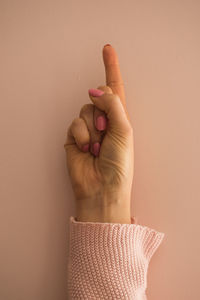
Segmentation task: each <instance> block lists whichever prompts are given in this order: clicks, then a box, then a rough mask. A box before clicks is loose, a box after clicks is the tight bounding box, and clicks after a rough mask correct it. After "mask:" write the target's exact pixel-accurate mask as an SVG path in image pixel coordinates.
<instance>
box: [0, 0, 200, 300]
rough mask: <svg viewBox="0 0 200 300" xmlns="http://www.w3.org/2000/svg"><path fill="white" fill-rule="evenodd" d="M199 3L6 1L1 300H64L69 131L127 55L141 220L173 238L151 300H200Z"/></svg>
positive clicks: (153, 266)
mask: <svg viewBox="0 0 200 300" xmlns="http://www.w3.org/2000/svg"><path fill="white" fill-rule="evenodd" d="M199 15H200V1H198V0H197V1H194V0H188V1H184V0H183V1H178V0H166V1H158V0H157V1H153V0H144V1H139V0H137V1H136V0H133V1H131V0H130V1H114V0H111V1H106V0H103V1H88V0H85V1H74V0H73V1H72V0H56V1H55V0H54V1H52V0H48V1H47V0H36V1H30V0H28V1H27V0H16V1H15V0H13V1H8V0H1V1H0V45H1V47H0V65H1V68H0V73H1V78H0V137H1V140H0V145H1V147H0V153H1V155H0V176H1V177H0V199H1V200H0V201H1V202H0V204H1V208H0V266H1V267H0V299H2V300H35V299H37V300H65V299H67V297H66V293H67V291H66V279H67V275H66V263H67V253H68V239H69V232H68V219H69V216H70V215H73V214H74V213H75V206H74V198H73V192H72V189H71V186H70V182H69V178H68V175H67V169H66V164H65V162H66V158H65V151H64V147H63V145H64V141H65V137H66V130H67V128H68V126H69V125H70V123H71V121H72V120H73V118H75V117H76V116H78V114H79V110H80V108H81V106H82V105H83V104H85V103H90V100H89V97H88V93H87V90H88V89H89V88H96V87H97V86H98V85H102V84H105V74H104V68H103V60H102V52H101V51H102V47H103V45H104V44H106V43H110V44H112V45H113V46H114V47H115V49H116V51H117V53H118V56H119V60H120V64H121V71H122V75H123V78H124V82H125V88H126V96H127V102H128V109H129V112H130V116H131V122H132V124H133V127H134V144H135V172H134V184H133V191H132V214H133V215H135V216H137V217H138V223H140V224H142V225H146V226H149V227H151V228H154V229H157V230H159V231H162V232H165V234H166V235H165V239H164V241H163V243H162V244H161V246H160V247H159V249H158V250H157V252H156V254H155V256H153V258H152V260H151V262H150V265H149V272H148V289H147V295H148V300H161V299H162V300H169V299H170V300H188V299H194V300H196V299H200V291H199V272H200V256H199V251H200V240H199V236H200V218H199V210H200V189H199V174H200V155H199V153H200V121H199V120H200V118H199V112H200V89H199V87H200V18H199Z"/></svg>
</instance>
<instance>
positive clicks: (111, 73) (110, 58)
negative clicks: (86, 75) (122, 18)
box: [103, 44, 128, 117]
mask: <svg viewBox="0 0 200 300" xmlns="http://www.w3.org/2000/svg"><path fill="white" fill-rule="evenodd" d="M103 61H104V66H105V73H106V85H107V86H109V87H110V88H111V89H112V91H113V93H114V94H117V95H118V96H119V97H120V99H121V102H122V104H123V107H124V109H125V111H126V114H127V117H128V112H127V107H126V99H125V91H124V83H123V80H122V75H121V72H120V67H119V60H118V56H117V53H116V51H115V49H114V48H113V47H112V46H111V45H109V44H107V45H105V46H104V47H103Z"/></svg>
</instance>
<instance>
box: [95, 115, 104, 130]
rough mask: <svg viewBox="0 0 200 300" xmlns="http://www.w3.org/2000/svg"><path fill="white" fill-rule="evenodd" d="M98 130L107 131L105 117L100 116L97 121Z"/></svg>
mask: <svg viewBox="0 0 200 300" xmlns="http://www.w3.org/2000/svg"><path fill="white" fill-rule="evenodd" d="M96 128H97V129H98V130H104V129H106V118H105V117H104V116H99V117H98V118H97V119H96Z"/></svg>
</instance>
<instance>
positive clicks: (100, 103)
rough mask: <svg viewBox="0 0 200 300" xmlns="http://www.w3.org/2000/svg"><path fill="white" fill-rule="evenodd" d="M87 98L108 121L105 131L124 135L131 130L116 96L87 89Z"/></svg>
mask: <svg viewBox="0 0 200 300" xmlns="http://www.w3.org/2000/svg"><path fill="white" fill-rule="evenodd" d="M88 93H89V97H90V99H91V101H92V102H93V104H94V105H95V106H96V107H97V108H98V109H100V110H102V111H104V112H105V114H106V116H107V119H108V129H107V131H110V130H112V131H115V132H116V133H121V134H124V133H126V132H127V131H130V130H131V129H132V127H131V124H130V121H129V120H128V118H127V115H126V112H125V109H124V107H123V105H122V102H121V100H120V98H119V96H118V95H117V94H108V93H106V92H104V91H102V90H98V89H89V90H88Z"/></svg>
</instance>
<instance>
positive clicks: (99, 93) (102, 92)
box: [88, 89, 104, 97]
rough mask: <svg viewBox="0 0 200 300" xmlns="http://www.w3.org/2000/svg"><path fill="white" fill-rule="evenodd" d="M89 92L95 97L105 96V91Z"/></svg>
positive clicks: (90, 90) (93, 90)
mask: <svg viewBox="0 0 200 300" xmlns="http://www.w3.org/2000/svg"><path fill="white" fill-rule="evenodd" d="M88 92H89V94H90V95H91V96H93V97H99V96H101V95H103V94H104V91H102V90H98V89H89V90H88Z"/></svg>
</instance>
